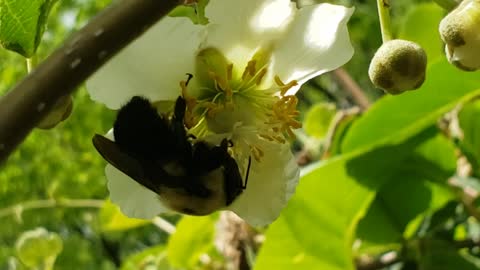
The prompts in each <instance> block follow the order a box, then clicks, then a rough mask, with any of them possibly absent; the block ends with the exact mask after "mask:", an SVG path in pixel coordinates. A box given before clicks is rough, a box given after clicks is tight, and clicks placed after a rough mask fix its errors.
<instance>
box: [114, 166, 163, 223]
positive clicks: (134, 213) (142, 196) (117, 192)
mask: <svg viewBox="0 0 480 270" xmlns="http://www.w3.org/2000/svg"><path fill="white" fill-rule="evenodd" d="M105 175H106V176H107V180H108V190H109V191H110V200H111V201H112V202H113V203H114V204H116V205H118V206H119V207H120V210H121V211H122V213H123V214H125V215H126V216H128V217H131V218H143V219H151V218H153V217H155V216H156V215H158V214H160V213H167V212H171V211H170V210H169V209H168V208H167V207H166V206H164V205H163V204H162V203H161V202H160V200H159V199H158V195H157V194H155V193H154V192H152V191H150V190H149V189H147V188H145V187H143V186H141V185H140V184H138V183H137V182H135V181H134V180H132V179H131V178H130V177H128V176H127V175H125V174H124V173H122V172H121V171H119V170H117V169H116V168H115V167H113V166H112V165H110V164H109V165H107V166H106V167H105Z"/></svg>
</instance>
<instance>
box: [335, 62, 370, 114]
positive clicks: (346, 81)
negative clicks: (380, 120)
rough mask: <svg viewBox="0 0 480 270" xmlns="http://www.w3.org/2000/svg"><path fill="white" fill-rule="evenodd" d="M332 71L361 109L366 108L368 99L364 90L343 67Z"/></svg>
mask: <svg viewBox="0 0 480 270" xmlns="http://www.w3.org/2000/svg"><path fill="white" fill-rule="evenodd" d="M332 73H333V76H335V78H336V79H337V81H338V82H339V83H340V84H341V85H342V86H343V88H344V89H345V90H347V92H348V93H349V94H350V96H351V97H352V98H353V100H355V103H357V104H358V106H360V108H361V109H362V110H366V109H368V107H370V101H369V100H368V97H367V96H366V95H365V92H364V91H363V89H362V88H361V87H360V86H359V85H358V84H357V82H355V81H354V80H353V78H352V77H351V76H350V74H349V73H348V72H347V71H346V70H345V69H344V68H337V69H335V70H334V71H333V72H332Z"/></svg>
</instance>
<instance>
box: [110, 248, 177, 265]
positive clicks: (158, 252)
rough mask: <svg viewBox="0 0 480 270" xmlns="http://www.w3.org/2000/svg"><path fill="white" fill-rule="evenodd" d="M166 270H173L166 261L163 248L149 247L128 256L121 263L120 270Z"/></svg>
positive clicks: (165, 252)
mask: <svg viewBox="0 0 480 270" xmlns="http://www.w3.org/2000/svg"><path fill="white" fill-rule="evenodd" d="M137 269H144V270H168V269H173V268H172V267H171V266H170V264H169V263H168V260H167V251H166V248H165V246H163V245H161V246H155V247H150V248H147V249H145V250H143V251H142V252H139V253H136V254H133V255H131V256H129V257H128V258H127V259H125V261H123V263H122V267H121V268H120V270H137Z"/></svg>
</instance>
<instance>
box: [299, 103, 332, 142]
mask: <svg viewBox="0 0 480 270" xmlns="http://www.w3.org/2000/svg"><path fill="white" fill-rule="evenodd" d="M335 113H336V108H335V105H334V104H330V103H319V104H315V106H313V107H311V108H310V110H309V111H308V112H307V114H306V115H305V119H304V121H303V128H304V130H305V132H306V133H307V134H308V135H310V136H312V137H315V138H318V139H321V138H323V137H325V136H326V135H327V132H328V128H329V127H330V123H331V122H332V119H333V117H334V116H335Z"/></svg>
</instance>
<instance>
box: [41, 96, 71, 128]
mask: <svg viewBox="0 0 480 270" xmlns="http://www.w3.org/2000/svg"><path fill="white" fill-rule="evenodd" d="M43 107H45V104H39V105H38V107H37V109H38V110H39V111H40V110H43ZM72 108H73V99H72V97H71V96H70V95H69V96H65V97H63V98H61V99H59V100H58V101H57V103H55V105H53V108H52V109H51V110H50V112H49V113H48V114H47V115H46V116H45V117H44V118H43V119H42V121H40V123H39V124H38V125H37V127H38V128H41V129H51V128H53V127H55V126H56V125H57V124H58V123H60V122H62V121H63V120H65V119H67V118H68V117H69V116H70V114H71V113H72Z"/></svg>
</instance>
